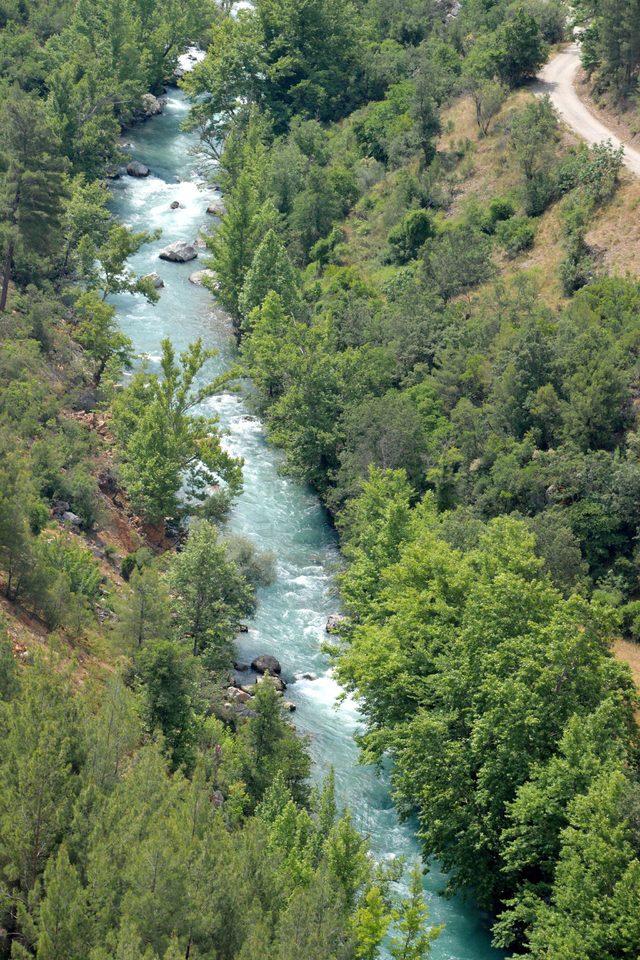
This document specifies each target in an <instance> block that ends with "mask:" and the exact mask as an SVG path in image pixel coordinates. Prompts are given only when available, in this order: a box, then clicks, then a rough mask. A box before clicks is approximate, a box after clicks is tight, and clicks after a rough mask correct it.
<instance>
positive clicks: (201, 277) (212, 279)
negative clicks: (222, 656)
mask: <svg viewBox="0 0 640 960" xmlns="http://www.w3.org/2000/svg"><path fill="white" fill-rule="evenodd" d="M205 280H208V281H209V283H207V284H206V286H207V287H209V288H210V289H211V287H212V286H215V283H216V273H215V270H209V269H204V270H196V271H195V272H194V273H192V274H191V275H190V277H189V283H193V284H195V286H196V287H204V286H205ZM240 632H242V631H240Z"/></svg>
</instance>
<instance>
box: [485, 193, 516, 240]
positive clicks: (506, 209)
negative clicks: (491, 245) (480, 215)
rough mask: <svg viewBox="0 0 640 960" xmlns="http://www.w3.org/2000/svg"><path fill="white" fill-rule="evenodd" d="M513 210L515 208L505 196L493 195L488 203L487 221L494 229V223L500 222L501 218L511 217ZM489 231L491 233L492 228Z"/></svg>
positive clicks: (514, 210) (507, 218)
mask: <svg viewBox="0 0 640 960" xmlns="http://www.w3.org/2000/svg"><path fill="white" fill-rule="evenodd" d="M515 212H516V208H515V207H514V205H513V203H512V201H511V200H509V199H508V198H507V197H494V198H493V200H491V201H490V203H489V209H488V217H489V223H490V224H491V226H492V227H493V228H494V230H495V227H496V224H498V223H501V222H502V221H503V220H509V219H511V217H512V216H513V215H514V214H515ZM490 232H491V233H493V230H491V231H490Z"/></svg>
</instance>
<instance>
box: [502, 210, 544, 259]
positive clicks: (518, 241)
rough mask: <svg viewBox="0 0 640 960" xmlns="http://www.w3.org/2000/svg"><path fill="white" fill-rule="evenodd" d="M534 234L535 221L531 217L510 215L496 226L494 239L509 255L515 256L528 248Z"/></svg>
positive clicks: (531, 243)
mask: <svg viewBox="0 0 640 960" xmlns="http://www.w3.org/2000/svg"><path fill="white" fill-rule="evenodd" d="M535 235H536V230H535V223H534V221H533V220H532V219H531V217H511V219H510V220H502V221H501V222H500V223H498V224H497V226H496V240H497V241H498V243H499V244H501V245H502V246H503V247H504V249H505V250H506V252H507V255H508V256H509V257H516V256H517V255H518V254H519V253H521V252H522V251H523V250H528V249H529V248H530V247H531V246H532V245H533V241H534V239H535Z"/></svg>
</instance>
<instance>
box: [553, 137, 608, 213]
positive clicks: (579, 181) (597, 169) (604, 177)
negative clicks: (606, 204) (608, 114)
mask: <svg viewBox="0 0 640 960" xmlns="http://www.w3.org/2000/svg"><path fill="white" fill-rule="evenodd" d="M623 154H624V151H623V148H622V147H620V148H619V149H616V148H615V147H614V146H613V144H612V143H611V141H610V140H607V141H605V142H603V143H596V144H594V146H593V147H587V146H585V145H584V144H583V145H581V146H580V147H579V148H578V149H577V150H575V151H573V152H572V153H570V154H569V155H568V156H567V157H565V158H564V159H563V160H562V162H561V163H560V164H559V167H558V174H557V179H558V190H559V193H568V192H569V191H570V190H573V189H574V188H575V187H579V188H580V191H581V192H582V193H583V195H584V196H585V197H586V198H587V200H588V201H591V202H593V203H602V202H603V201H605V200H608V199H609V198H610V197H611V196H613V193H614V191H615V189H616V186H617V184H618V177H619V175H620V170H621V169H622V157H623Z"/></svg>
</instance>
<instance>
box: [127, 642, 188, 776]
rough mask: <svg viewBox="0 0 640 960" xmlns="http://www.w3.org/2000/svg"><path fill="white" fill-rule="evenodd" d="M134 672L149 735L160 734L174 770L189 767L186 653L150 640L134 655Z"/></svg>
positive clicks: (165, 643) (174, 646)
mask: <svg viewBox="0 0 640 960" xmlns="http://www.w3.org/2000/svg"><path fill="white" fill-rule="evenodd" d="M134 670H135V674H136V676H137V677H138V678H139V680H140V683H141V684H142V685H143V691H144V719H145V722H146V725H147V727H148V730H149V732H150V733H153V732H154V731H155V730H159V731H160V732H161V733H162V736H163V737H164V741H165V743H166V747H167V750H168V751H169V754H170V756H171V760H172V763H173V766H174V767H180V766H182V765H185V766H187V767H190V766H192V764H193V760H194V753H193V741H194V736H195V726H194V715H193V707H192V702H193V699H194V696H195V689H194V687H195V676H194V669H193V662H192V660H190V659H189V657H188V655H187V651H185V650H184V648H181V647H180V646H179V645H178V644H176V643H174V642H173V641H171V640H160V639H153V640H151V641H150V642H148V643H146V644H144V646H141V648H140V649H138V651H137V652H136V656H135V660H134Z"/></svg>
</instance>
